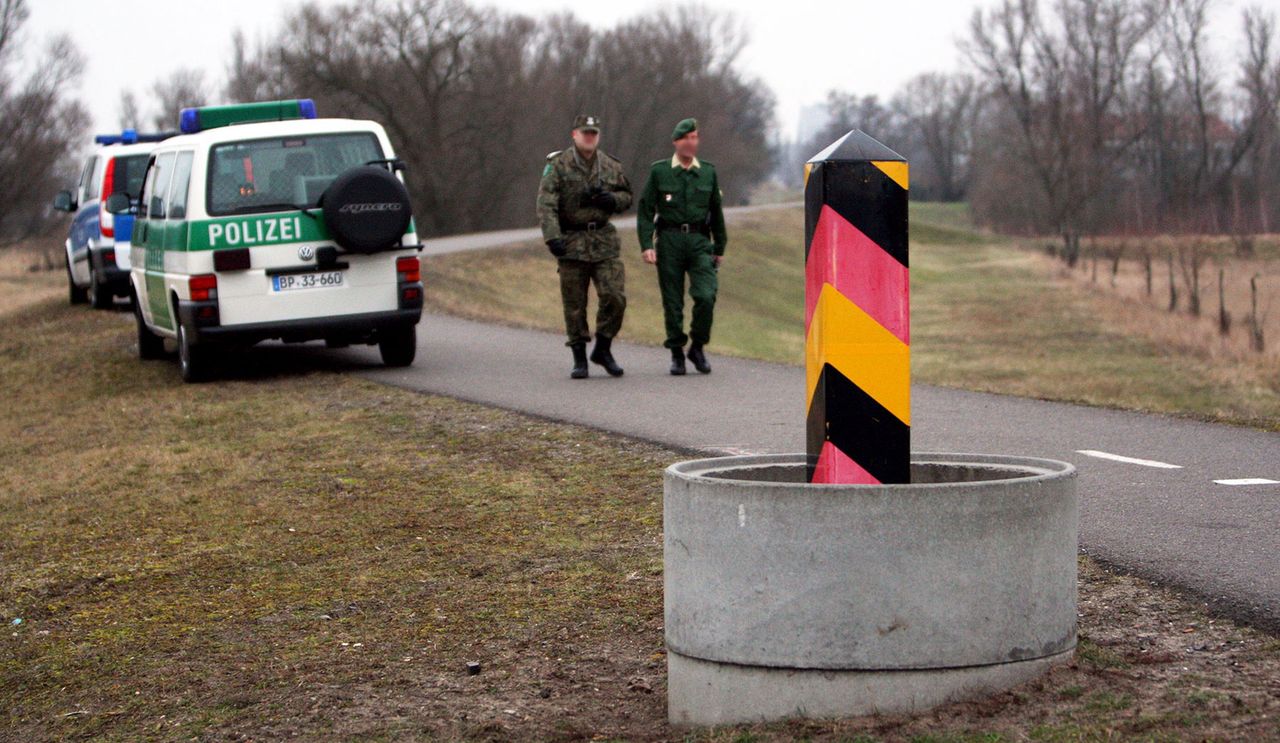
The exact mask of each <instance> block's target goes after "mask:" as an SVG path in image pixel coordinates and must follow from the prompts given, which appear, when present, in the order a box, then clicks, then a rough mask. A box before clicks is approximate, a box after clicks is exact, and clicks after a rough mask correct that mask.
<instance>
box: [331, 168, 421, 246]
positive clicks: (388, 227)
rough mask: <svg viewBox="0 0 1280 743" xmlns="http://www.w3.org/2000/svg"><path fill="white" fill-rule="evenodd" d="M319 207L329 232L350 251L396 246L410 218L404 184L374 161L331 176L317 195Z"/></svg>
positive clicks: (411, 211) (411, 212)
mask: <svg viewBox="0 0 1280 743" xmlns="http://www.w3.org/2000/svg"><path fill="white" fill-rule="evenodd" d="M320 207H321V208H322V209H323V210H324V224H325V226H326V227H328V228H329V234H330V236H332V237H333V239H334V241H335V242H336V243H338V245H340V246H341V247H342V248H344V249H346V250H348V251H351V252H354V253H376V252H378V251H380V250H387V249H388V248H393V247H398V246H399V245H400V240H401V238H402V237H404V233H405V232H406V231H408V229H409V220H410V219H412V218H413V209H412V206H411V205H410V203H409V192H408V191H407V190H406V189H405V187H404V184H403V183H401V182H400V179H399V178H397V177H395V175H393V174H392V173H391V172H390V171H388V170H387V169H386V168H380V167H377V166H374V165H362V166H360V167H357V168H352V169H350V170H348V171H346V172H344V173H342V174H341V175H339V176H338V177H337V178H335V179H333V183H330V184H329V187H328V188H327V189H325V192H324V195H323V196H321V197H320Z"/></svg>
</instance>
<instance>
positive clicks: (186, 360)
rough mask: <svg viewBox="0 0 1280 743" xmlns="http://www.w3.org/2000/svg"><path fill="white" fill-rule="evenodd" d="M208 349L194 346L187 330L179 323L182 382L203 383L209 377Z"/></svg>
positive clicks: (179, 362) (179, 366)
mask: <svg viewBox="0 0 1280 743" xmlns="http://www.w3.org/2000/svg"><path fill="white" fill-rule="evenodd" d="M207 351H208V348H205V347H201V346H197V345H194V344H193V343H192V342H191V336H190V335H189V334H188V333H187V328H186V326H184V325H183V324H182V323H178V368H179V369H180V370H181V371H182V381H184V382H203V381H205V380H206V379H208V377H209V363H210V362H209V354H208V353H207Z"/></svg>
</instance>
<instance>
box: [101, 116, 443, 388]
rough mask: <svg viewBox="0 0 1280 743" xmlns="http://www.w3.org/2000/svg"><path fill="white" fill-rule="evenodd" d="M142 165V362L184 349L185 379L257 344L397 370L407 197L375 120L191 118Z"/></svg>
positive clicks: (408, 349)
mask: <svg viewBox="0 0 1280 743" xmlns="http://www.w3.org/2000/svg"><path fill="white" fill-rule="evenodd" d="M180 129H181V131H182V132H183V134H182V135H180V136H176V137H173V138H171V139H167V140H165V141H164V142H163V143H161V144H160V145H159V146H157V147H156V149H155V150H154V151H153V152H152V154H151V159H150V163H149V164H148V166H147V169H146V175H145V179H144V182H143V185H142V192H141V199H140V200H139V202H138V203H137V204H136V207H131V204H130V203H129V199H128V198H127V197H126V196H124V195H117V196H113V197H111V198H110V199H109V203H108V205H107V208H108V210H109V211H111V212H113V213H117V214H121V213H127V212H129V211H130V210H131V209H133V210H135V211H136V222H135V224H134V228H133V239H132V247H131V250H130V261H131V264H132V268H131V271H130V287H131V292H132V294H133V298H134V314H135V320H136V322H137V332H138V353H139V355H140V356H141V357H142V358H157V357H159V356H161V355H162V354H163V339H165V338H170V339H173V340H174V341H175V343H176V345H177V347H178V357H179V363H180V367H181V371H182V378H183V379H184V380H186V381H196V380H199V379H202V378H204V377H205V376H207V374H208V372H209V368H210V363H211V361H212V357H211V354H212V353H213V352H214V351H215V349H217V348H219V347H225V346H227V345H234V344H245V345H247V344H252V343H256V342H258V341H262V340H267V339H281V340H284V341H286V342H294V341H308V340H321V339H322V340H324V341H326V342H327V343H328V344H329V345H331V346H345V345H349V344H353V343H365V344H376V345H377V346H378V349H379V351H380V352H381V355H382V360H383V362H384V363H386V364H387V365H390V366H407V365H409V364H411V363H412V362H413V358H414V355H415V352H416V348H417V337H416V330H415V326H416V325H417V323H418V321H419V319H420V318H421V315H422V301H423V286H422V278H421V268H420V264H419V260H418V257H417V253H418V252H419V251H420V250H421V249H422V246H421V244H420V243H419V241H418V239H417V234H416V231H415V228H414V225H413V219H412V210H411V207H410V203H409V195H408V192H407V191H406V190H405V187H404V184H403V182H402V179H401V176H400V173H399V171H400V170H402V166H401V165H400V163H399V161H398V160H396V159H395V154H394V152H393V150H392V147H391V143H390V141H389V140H388V139H387V135H386V132H385V131H384V130H383V128H382V126H381V125H379V124H377V123H376V122H373V121H360V120H349V119H320V118H317V117H316V112H315V106H314V104H313V103H312V102H311V101H310V100H305V99H304V100H295V101H273V102H266V103H252V104H243V105H229V106H207V107H203V108H199V109H185V110H183V112H182V115H181V120H180Z"/></svg>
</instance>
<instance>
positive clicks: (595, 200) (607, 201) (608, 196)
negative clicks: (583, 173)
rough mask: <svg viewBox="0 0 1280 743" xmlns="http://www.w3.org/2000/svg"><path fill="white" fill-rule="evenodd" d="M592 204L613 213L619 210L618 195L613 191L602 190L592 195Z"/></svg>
mask: <svg viewBox="0 0 1280 743" xmlns="http://www.w3.org/2000/svg"><path fill="white" fill-rule="evenodd" d="M591 205H592V206H594V207H596V208H597V209H603V210H605V211H606V212H609V213H610V214H613V213H614V212H616V211H618V197H617V196H614V195H613V192H612V191H601V192H600V193H598V194H596V195H594V196H592V197H591Z"/></svg>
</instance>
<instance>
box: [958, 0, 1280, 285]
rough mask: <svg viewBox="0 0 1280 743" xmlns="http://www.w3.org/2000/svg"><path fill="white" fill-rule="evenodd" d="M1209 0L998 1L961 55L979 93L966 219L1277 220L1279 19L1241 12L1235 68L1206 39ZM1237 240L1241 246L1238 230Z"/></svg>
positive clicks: (1154, 223)
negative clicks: (981, 101) (982, 94)
mask: <svg viewBox="0 0 1280 743" xmlns="http://www.w3.org/2000/svg"><path fill="white" fill-rule="evenodd" d="M1212 2H1213V0H1057V2H1054V3H1052V4H1047V3H1041V2H1038V0H1002V1H1001V2H1000V3H999V4H997V5H996V6H995V7H993V8H991V9H989V10H980V11H978V12H977V13H976V14H975V15H974V17H973V21H972V24H971V29H970V38H969V41H968V42H967V43H966V52H967V54H968V57H969V58H970V59H971V60H972V62H973V64H974V66H975V68H976V69H977V74H978V78H979V80H980V81H981V83H982V84H983V85H984V86H985V89H986V90H987V92H988V95H987V104H988V105H987V107H986V109H985V113H984V115H983V116H982V118H981V119H980V121H979V125H978V129H977V131H976V133H975V138H974V151H973V158H974V162H975V163H976V164H977V165H975V167H974V170H973V180H972V182H971V191H970V197H971V202H972V205H973V209H974V213H975V216H977V217H978V218H979V219H980V220H981V221H983V222H985V223H987V224H989V225H992V226H994V227H996V228H999V229H1003V230H1007V231H1013V232H1039V233H1046V232H1048V233H1052V234H1056V235H1060V236H1061V237H1062V250H1061V255H1062V256H1063V257H1064V259H1065V260H1067V262H1068V263H1069V264H1073V265H1074V263H1075V262H1076V260H1078V258H1079V256H1080V237H1081V235H1091V234H1151V233H1155V232H1172V233H1218V234H1227V233H1237V234H1251V233H1254V232H1259V231H1262V232H1267V231H1271V230H1272V229H1274V228H1275V226H1276V225H1277V220H1278V219H1280V201H1277V199H1276V198H1275V197H1276V196H1277V195H1280V167H1278V166H1280V120H1278V119H1277V103H1278V102H1280V58H1278V57H1277V51H1280V50H1277V49H1276V47H1275V19H1274V18H1273V17H1272V16H1270V15H1268V14H1266V13H1264V12H1262V11H1261V10H1258V9H1256V8H1248V9H1246V10H1245V11H1244V12H1243V16H1242V30H1243V48H1242V51H1241V54H1240V58H1239V59H1238V60H1236V61H1235V68H1234V69H1224V68H1222V67H1221V66H1220V65H1219V63H1218V61H1217V60H1215V59H1213V58H1212V57H1211V55H1210V54H1209V50H1208V48H1207V39H1208V32H1209V31H1208V19H1209V10H1210V8H1211V6H1212ZM1242 244H1245V243H1242Z"/></svg>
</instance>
